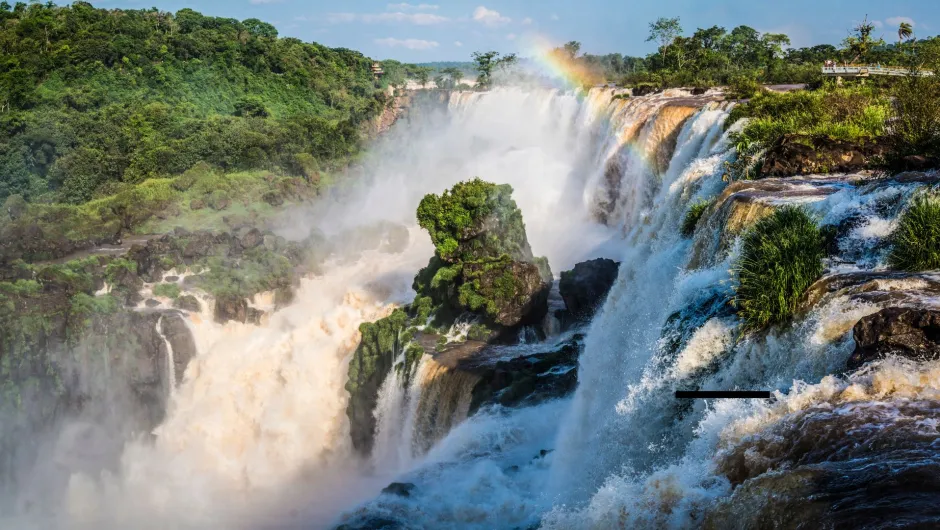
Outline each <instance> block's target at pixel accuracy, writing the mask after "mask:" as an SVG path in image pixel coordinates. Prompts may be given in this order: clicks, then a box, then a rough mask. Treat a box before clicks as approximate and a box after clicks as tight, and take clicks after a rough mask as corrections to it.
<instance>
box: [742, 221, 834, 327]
mask: <svg viewBox="0 0 940 530" xmlns="http://www.w3.org/2000/svg"><path fill="white" fill-rule="evenodd" d="M824 245H825V241H824V238H823V234H821V233H820V230H819V228H817V226H816V223H815V222H814V220H813V219H812V217H810V215H809V214H808V213H807V212H806V211H805V210H803V209H802V208H799V207H796V206H785V207H783V208H780V209H779V210H777V211H776V212H774V213H773V214H772V215H770V216H768V217H765V218H763V219H761V220H760V221H758V222H757V223H756V224H755V225H754V226H753V227H752V228H750V229H749V230H748V231H747V232H746V233H745V234H744V237H743V246H742V251H741V257H740V258H739V261H738V262H737V263H736V264H735V272H736V273H737V279H738V284H737V287H736V292H735V299H734V303H735V306H736V307H737V310H738V315H739V316H740V317H741V319H742V320H743V321H744V326H745V328H746V329H760V328H763V327H765V326H767V325H769V324H775V323H780V322H784V321H786V320H787V319H788V318H789V317H790V316H791V315H792V314H793V312H794V311H795V310H796V308H797V305H798V304H799V302H800V297H801V296H802V295H803V293H804V292H805V291H806V289H807V288H808V287H809V286H810V285H811V284H812V283H813V282H814V281H816V279H818V278H819V277H820V276H821V275H822V273H823V264H822V260H823V258H824V257H825V255H826V251H825V246H824Z"/></svg>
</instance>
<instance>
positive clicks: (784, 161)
mask: <svg viewBox="0 0 940 530" xmlns="http://www.w3.org/2000/svg"><path fill="white" fill-rule="evenodd" d="M884 153H885V147H884V146H883V145H880V144H877V143H868V144H853V143H849V142H845V141H842V140H834V139H831V138H820V137H809V136H801V135H793V134H788V135H784V136H783V137H782V138H781V139H780V140H778V141H777V143H776V144H774V145H773V146H772V147H771V148H770V149H769V150H768V151H767V154H766V155H765V157H764V163H763V165H762V166H761V170H760V175H761V177H792V176H794V175H818V174H825V173H853V172H858V171H861V170H863V169H868V168H869V167H870V166H871V162H872V159H873V158H875V157H880V156H882V155H884Z"/></svg>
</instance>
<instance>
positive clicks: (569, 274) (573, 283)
mask: <svg viewBox="0 0 940 530" xmlns="http://www.w3.org/2000/svg"><path fill="white" fill-rule="evenodd" d="M619 268H620V263H618V262H616V261H614V260H611V259H607V258H598V259H593V260H590V261H583V262H581V263H578V264H577V265H575V266H574V268H573V269H571V270H570V271H563V272H562V273H561V281H559V282H558V291H559V292H560V293H561V298H562V300H564V301H565V307H567V308H568V313H569V314H570V315H571V316H572V317H573V318H574V319H576V320H579V321H585V322H586V321H588V320H590V319H591V318H592V317H593V316H594V313H595V312H596V311H597V308H598V307H600V306H601V305H602V304H603V303H604V299H606V298H607V293H608V291H610V288H611V286H613V284H614V281H615V280H616V279H617V272H618V270H619Z"/></svg>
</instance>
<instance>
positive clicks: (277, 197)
mask: <svg viewBox="0 0 940 530" xmlns="http://www.w3.org/2000/svg"><path fill="white" fill-rule="evenodd" d="M261 200H263V201H264V202H266V203H268V204H269V205H271V206H274V207H278V206H281V205H282V204H284V197H283V196H281V194H280V193H278V192H276V191H267V192H265V193H264V195H262V196H261Z"/></svg>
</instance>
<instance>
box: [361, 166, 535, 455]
mask: <svg viewBox="0 0 940 530" xmlns="http://www.w3.org/2000/svg"><path fill="white" fill-rule="evenodd" d="M511 193H512V188H511V187H509V186H508V185H501V186H500V185H495V184H491V183H488V182H484V181H482V180H480V179H474V180H472V181H468V182H461V183H459V184H457V185H455V186H454V187H453V188H452V189H451V190H448V191H446V192H444V193H443V194H442V195H439V196H438V195H427V196H425V197H424V199H423V200H422V201H421V204H420V205H419V207H418V212H417V217H418V222H419V224H420V225H421V227H422V228H424V229H426V230H427V231H428V232H429V234H430V236H431V241H432V242H433V243H434V245H435V254H434V256H433V257H432V258H431V259H430V260H429V263H428V266H427V267H425V268H424V269H422V270H421V271H419V272H418V274H417V275H416V276H415V280H414V283H413V288H414V290H415V292H416V293H417V296H416V297H415V300H414V302H412V303H411V304H409V305H408V306H406V307H405V308H404V309H399V310H396V311H394V312H393V313H392V314H391V315H390V316H388V317H386V318H384V319H381V320H379V321H376V322H374V323H365V324H363V325H362V326H360V328H359V329H360V332H361V333H362V339H361V341H360V343H359V346H358V347H357V348H356V351H355V352H354V353H353V357H352V360H351V361H350V363H349V369H348V370H349V371H348V379H347V383H346V390H347V391H348V392H349V396H350V400H349V404H348V406H347V408H346V414H347V416H348V417H349V421H350V434H351V437H352V443H353V447H355V448H356V450H357V451H359V452H361V453H363V454H368V453H369V452H370V451H371V449H372V444H373V439H374V436H375V429H376V419H375V414H374V410H375V405H376V402H377V401H378V392H379V388H381V386H382V384H383V383H384V382H385V380H386V378H387V377H389V375H390V372H391V370H392V369H393V364H394V362H395V359H396V358H398V357H399V356H400V355H402V354H403V355H404V362H403V363H401V364H400V365H399V366H395V369H396V370H399V369H400V372H399V373H401V374H403V377H401V378H400V380H399V383H400V384H403V385H407V384H408V381H409V380H410V377H411V376H412V374H413V373H414V370H415V368H416V367H417V365H418V363H419V361H420V359H421V357H422V355H424V353H425V351H427V350H431V351H438V350H440V349H441V348H439V346H444V344H446V340H444V343H442V344H437V343H436V342H437V341H435V344H428V342H427V339H428V338H429V337H434V339H440V338H442V335H444V333H440V334H437V333H435V332H436V331H441V332H443V331H445V330H447V329H449V328H451V326H453V325H454V323H455V322H456V321H457V319H458V318H466V319H468V320H471V321H475V324H474V326H473V327H472V328H471V332H470V333H469V335H470V337H471V338H474V339H480V338H483V339H486V340H503V341H513V340H517V338H518V330H519V329H520V328H521V327H522V326H525V325H527V324H535V323H538V322H540V321H541V320H542V319H543V318H544V316H545V315H546V313H547V312H548V295H549V291H550V290H551V285H552V279H551V278H552V275H551V270H550V269H549V267H548V261H547V260H546V259H544V258H536V257H534V256H533V254H532V249H531V248H530V246H529V242H528V239H527V237H526V233H525V224H524V223H523V221H522V213H521V212H520V211H519V208H518V207H517V206H516V203H515V201H513V200H512V198H511V196H510V195H511ZM399 232H400V231H390V232H388V233H387V236H388V237H387V239H385V240H383V241H384V242H383V244H382V246H384V243H385V242H387V243H388V245H389V246H398V245H399V244H401V243H402V242H406V241H407V237H406V235H407V234H404V233H399ZM371 235H372V234H370V233H369V232H366V233H363V234H360V236H361V237H366V238H368V237H370V236H371ZM379 239H380V240H381V238H379ZM419 326H420V327H424V326H427V328H425V330H424V331H423V332H418V331H417V328H418V327H419ZM413 338H414V340H413V341H412V339H413ZM467 342H468V343H469V342H471V341H467ZM473 342H477V341H473ZM406 344H410V345H409V346H407V348H406V346H405V345H406ZM479 344H486V343H485V342H479ZM435 360H437V359H436V358H435ZM442 360H443V359H442ZM438 365H439V366H437V367H435V368H434V369H435V370H440V373H438V375H442V374H445V373H446V375H447V376H448V377H449V376H451V375H454V376H455V377H456V378H457V379H459V380H460V381H461V382H462V383H461V385H467V386H468V385H470V384H471V382H472V383H474V384H475V378H474V377H475V376H474V377H470V378H466V377H462V376H463V375H466V374H463V373H459V371H458V373H451V372H453V367H452V366H450V365H448V364H447V363H446V362H445V363H443V364H441V363H438ZM437 380H438V382H440V381H442V380H443V379H441V378H440V377H439V378H438V379H437ZM431 408H433V406H431ZM422 410H424V411H425V413H423V414H424V415H425V416H426V419H427V422H428V425H433V427H430V426H429V427H428V428H427V429H426V430H429V432H432V433H441V432H446V430H447V429H449V426H450V424H451V423H452V422H453V421H454V417H455V416H454V415H453V414H438V413H435V412H431V411H429V410H430V409H428V407H427V406H426V407H425V409H422V408H421V407H420V406H419V412H420V411H422ZM425 438H426V440H427V439H430V438H433V436H431V437H430V438H428V437H425Z"/></svg>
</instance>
